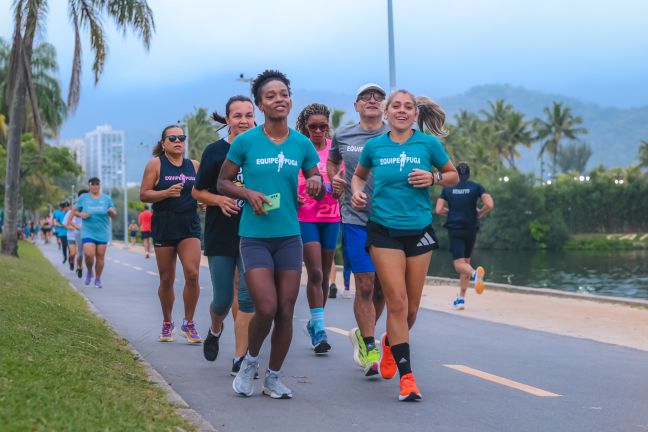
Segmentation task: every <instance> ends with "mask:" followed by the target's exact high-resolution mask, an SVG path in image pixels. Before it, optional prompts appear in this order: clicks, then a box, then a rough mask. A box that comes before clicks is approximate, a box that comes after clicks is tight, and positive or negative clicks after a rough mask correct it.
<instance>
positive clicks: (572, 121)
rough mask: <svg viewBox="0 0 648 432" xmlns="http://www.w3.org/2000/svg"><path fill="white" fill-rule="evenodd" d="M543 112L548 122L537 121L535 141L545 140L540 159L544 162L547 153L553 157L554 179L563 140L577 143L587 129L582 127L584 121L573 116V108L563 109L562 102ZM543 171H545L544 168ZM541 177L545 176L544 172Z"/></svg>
mask: <svg viewBox="0 0 648 432" xmlns="http://www.w3.org/2000/svg"><path fill="white" fill-rule="evenodd" d="M543 111H544V113H545V115H546V120H542V119H536V120H535V121H534V123H533V127H534V129H535V131H536V137H535V139H536V140H537V141H542V140H544V141H543V142H542V147H540V153H539V156H540V159H541V160H543V157H544V154H545V152H546V153H549V155H550V156H551V157H552V163H551V170H552V177H553V176H555V174H556V158H557V156H558V150H559V148H560V144H561V143H562V140H563V139H565V138H568V139H570V140H576V141H577V140H578V135H580V134H586V133H587V129H585V128H584V127H580V125H582V124H583V119H582V118H580V117H579V116H575V115H573V114H572V110H571V108H568V107H564V108H563V105H562V102H556V101H554V103H553V106H552V107H551V109H549V108H548V107H545V109H544V110H543ZM542 171H544V168H543V169H542ZM541 175H542V176H544V172H542V173H541Z"/></svg>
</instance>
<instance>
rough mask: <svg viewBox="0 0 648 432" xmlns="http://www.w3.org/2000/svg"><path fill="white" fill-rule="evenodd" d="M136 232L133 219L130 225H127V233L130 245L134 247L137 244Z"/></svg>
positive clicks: (136, 226)
mask: <svg viewBox="0 0 648 432" xmlns="http://www.w3.org/2000/svg"><path fill="white" fill-rule="evenodd" d="M137 230H139V226H138V225H137V224H136V223H135V219H133V220H131V223H130V225H128V231H130V245H131V247H134V246H135V244H136V243H137Z"/></svg>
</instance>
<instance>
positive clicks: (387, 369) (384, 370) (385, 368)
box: [378, 333, 398, 379]
mask: <svg viewBox="0 0 648 432" xmlns="http://www.w3.org/2000/svg"><path fill="white" fill-rule="evenodd" d="M380 344H381V345H382V356H380V363H378V369H379V371H380V376H382V377H383V378H385V379H392V378H394V376H395V375H396V372H398V366H396V360H395V359H394V355H393V354H392V352H391V347H390V346H389V345H387V333H384V334H383V335H382V338H380Z"/></svg>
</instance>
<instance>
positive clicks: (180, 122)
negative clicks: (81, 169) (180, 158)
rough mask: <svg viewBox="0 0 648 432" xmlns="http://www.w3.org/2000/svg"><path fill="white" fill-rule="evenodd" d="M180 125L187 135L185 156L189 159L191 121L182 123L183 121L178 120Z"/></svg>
mask: <svg viewBox="0 0 648 432" xmlns="http://www.w3.org/2000/svg"><path fill="white" fill-rule="evenodd" d="M178 127H179V128H180V129H184V133H185V135H186V136H187V138H186V140H185V154H184V157H185V159H189V122H187V123H182V121H180V120H178Z"/></svg>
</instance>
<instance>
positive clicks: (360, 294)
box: [327, 83, 388, 377]
mask: <svg viewBox="0 0 648 432" xmlns="http://www.w3.org/2000/svg"><path fill="white" fill-rule="evenodd" d="M384 100H385V91H384V90H383V89H382V87H380V86H379V85H378V84H373V83H368V84H365V85H363V86H362V87H360V88H359V89H358V91H357V92H356V101H355V104H354V106H355V109H356V111H357V112H358V114H359V115H360V122H359V123H355V124H352V125H348V126H343V127H340V128H339V129H338V130H337V131H336V132H335V135H334V136H333V145H332V146H331V151H330V153H329V158H328V163H327V170H328V174H329V177H330V178H331V179H332V180H333V193H334V196H336V197H339V196H342V195H343V198H342V203H341V214H342V239H343V240H342V241H343V246H344V248H345V252H346V254H347V257H348V258H349V264H350V266H351V271H353V274H354V276H355V288H356V294H355V301H354V303H353V312H354V314H355V318H356V322H357V323H358V327H355V328H353V329H351V331H350V332H349V338H350V340H351V343H352V344H353V360H354V361H355V362H356V364H357V365H358V366H360V367H361V368H362V370H363V371H364V374H365V376H368V377H370V376H375V375H377V374H378V362H379V361H380V351H379V350H378V348H377V347H376V343H375V339H374V333H375V328H376V321H378V318H379V317H380V314H381V313H382V310H383V308H384V306H385V300H384V298H383V295H382V290H381V289H380V281H379V280H378V279H377V278H376V276H375V269H374V266H373V264H372V262H371V258H370V257H369V254H368V253H367V251H366V250H365V243H366V240H367V226H366V225H367V220H368V219H369V209H370V208H371V205H370V204H368V205H367V207H366V209H361V210H358V209H354V208H353V207H352V206H351V202H350V201H351V178H352V177H353V172H354V171H355V169H356V165H357V164H358V157H359V156H360V152H361V151H362V149H363V148H364V146H365V143H366V142H367V140H368V139H370V138H373V137H377V136H379V135H382V134H384V133H385V132H387V131H388V128H387V125H385V123H383V121H382V118H383V113H382V111H381V110H380V104H381V103H382V101H384ZM342 163H344V167H345V169H344V170H342V169H341V165H342ZM365 192H366V193H367V195H368V196H371V194H372V192H373V177H370V178H369V179H368V181H367V186H366V190H365ZM374 288H375V289H374ZM345 292H346V291H345Z"/></svg>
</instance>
